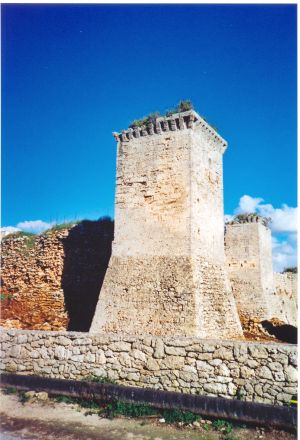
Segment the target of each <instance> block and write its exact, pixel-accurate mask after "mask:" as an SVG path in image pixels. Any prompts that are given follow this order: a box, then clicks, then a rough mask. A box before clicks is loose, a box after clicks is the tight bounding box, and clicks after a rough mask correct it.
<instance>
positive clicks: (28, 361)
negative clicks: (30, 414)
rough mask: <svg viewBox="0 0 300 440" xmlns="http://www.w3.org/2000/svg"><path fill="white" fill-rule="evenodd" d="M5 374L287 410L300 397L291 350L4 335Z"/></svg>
mask: <svg viewBox="0 0 300 440" xmlns="http://www.w3.org/2000/svg"><path fill="white" fill-rule="evenodd" d="M1 353H2V362H1V369H2V371H4V372H14V373H17V374H29V375H31V374H35V375H44V376H47V377H52V378H62V379H69V378H70V379H82V378H84V377H88V376H91V375H97V376H102V377H109V378H110V379H114V380H116V381H117V383H120V384H124V385H129V386H130V385H131V386H138V387H150V388H154V389H161V390H169V391H179V392H183V393H192V394H195V393H199V394H204V395H209V396H219V397H227V398H232V399H236V398H239V399H243V400H247V401H256V402H264V403H272V404H279V405H282V404H283V403H286V402H289V400H290V399H291V398H292V396H293V395H294V394H296V392H297V370H296V366H297V351H296V347H295V346H293V345H284V344H272V343H264V344H262V343H259V344H258V343H246V342H237V341H236V342H234V341H216V340H203V339H200V338H196V337H190V338H185V337H163V338H161V337H153V336H145V337H137V336H120V335H119V336H118V335H114V334H102V335H89V334H84V333H75V332H40V331H26V330H4V331H2V333H1Z"/></svg>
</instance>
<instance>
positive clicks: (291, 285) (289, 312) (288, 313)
mask: <svg viewBox="0 0 300 440" xmlns="http://www.w3.org/2000/svg"><path fill="white" fill-rule="evenodd" d="M273 275H274V286H275V291H276V296H277V298H278V300H279V312H280V318H281V319H282V320H283V321H284V322H286V323H288V324H290V325H293V326H295V327H297V326H298V323H297V312H298V305H297V303H298V301H297V281H298V274H296V273H291V272H285V273H276V272H275V273H274V274H273Z"/></svg>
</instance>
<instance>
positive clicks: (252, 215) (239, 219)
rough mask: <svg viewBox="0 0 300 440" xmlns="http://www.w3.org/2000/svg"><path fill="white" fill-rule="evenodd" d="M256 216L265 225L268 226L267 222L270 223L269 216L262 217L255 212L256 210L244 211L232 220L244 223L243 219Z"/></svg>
mask: <svg viewBox="0 0 300 440" xmlns="http://www.w3.org/2000/svg"><path fill="white" fill-rule="evenodd" d="M256 217H258V218H259V219H261V220H262V223H263V224H264V225H265V226H269V224H270V223H271V221H272V219H271V218H270V217H263V216H262V215H260V214H257V213H256V212H249V213H244V214H237V215H236V216H235V217H234V219H233V221H234V222H235V223H244V221H245V220H248V219H251V218H256Z"/></svg>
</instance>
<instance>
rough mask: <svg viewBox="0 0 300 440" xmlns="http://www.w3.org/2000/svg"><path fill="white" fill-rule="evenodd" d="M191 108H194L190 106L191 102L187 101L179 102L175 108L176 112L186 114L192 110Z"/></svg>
mask: <svg viewBox="0 0 300 440" xmlns="http://www.w3.org/2000/svg"><path fill="white" fill-rule="evenodd" d="M193 108H194V106H193V104H192V101H190V100H189V99H187V100H185V101H180V102H179V104H178V106H177V110H178V112H187V111H189V110H193Z"/></svg>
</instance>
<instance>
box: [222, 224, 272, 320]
mask: <svg viewBox="0 0 300 440" xmlns="http://www.w3.org/2000/svg"><path fill="white" fill-rule="evenodd" d="M263 220H264V219H262V218H260V217H255V216H249V217H248V218H245V219H244V220H243V221H242V222H230V223H229V224H227V225H226V227H225V231H226V232H225V253H226V261H227V270H228V274H229V278H230V282H231V285H232V290H233V293H234V297H235V300H236V303H237V307H238V311H239V314H240V315H242V316H244V317H246V316H247V317H249V318H254V319H261V320H263V319H270V318H272V317H274V316H276V313H277V312H278V303H277V302H276V300H277V298H276V295H275V293H274V285H273V268H272V247H271V231H270V229H269V228H268V227H267V225H266V224H265V223H264V221H263ZM274 313H275V314H274Z"/></svg>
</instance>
